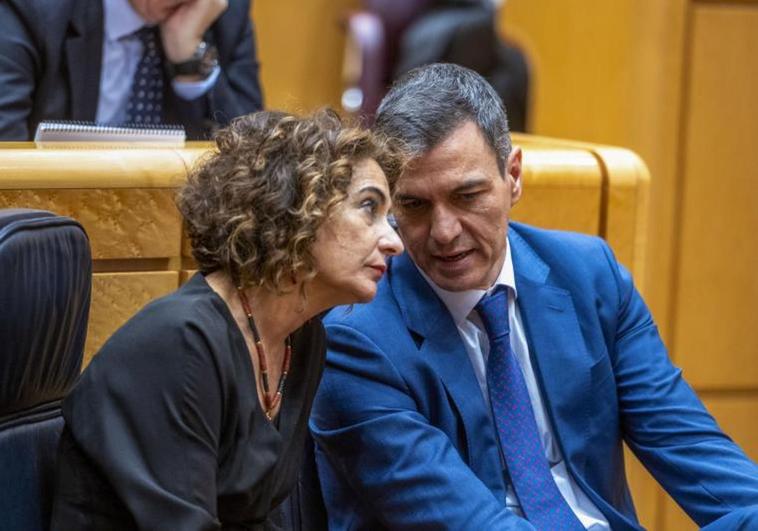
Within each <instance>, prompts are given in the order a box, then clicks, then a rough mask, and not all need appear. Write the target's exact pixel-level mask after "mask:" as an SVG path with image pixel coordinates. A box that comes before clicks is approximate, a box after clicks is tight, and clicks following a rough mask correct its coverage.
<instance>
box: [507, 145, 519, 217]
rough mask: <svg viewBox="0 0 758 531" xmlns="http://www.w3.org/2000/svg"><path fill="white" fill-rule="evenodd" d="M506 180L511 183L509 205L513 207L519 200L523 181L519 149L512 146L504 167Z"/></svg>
mask: <svg viewBox="0 0 758 531" xmlns="http://www.w3.org/2000/svg"><path fill="white" fill-rule="evenodd" d="M505 174H506V178H507V179H508V180H509V181H510V183H511V204H512V205H515V204H516V203H517V202H518V200H519V199H521V192H522V191H523V179H522V178H521V148H520V147H518V146H514V147H513V149H512V150H511V154H510V155H508V160H507V161H506V165H505Z"/></svg>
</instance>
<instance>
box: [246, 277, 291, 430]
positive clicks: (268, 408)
mask: <svg viewBox="0 0 758 531" xmlns="http://www.w3.org/2000/svg"><path fill="white" fill-rule="evenodd" d="M237 293H238V295H239V298H240V302H241V303H242V308H243V309H244V310H245V315H246V316H247V323H248V325H250V331H251V332H252V333H253V339H254V340H255V350H256V351H257V352H258V364H259V366H260V373H261V383H262V384H263V408H264V413H265V414H266V418H267V419H268V420H271V414H272V413H273V411H274V410H275V409H276V407H277V406H278V405H279V402H281V400H282V395H283V394H284V384H285V382H286V381H287V373H289V370H290V360H291V359H292V339H291V338H290V336H287V339H285V340H284V362H283V363H282V375H281V376H280V377H279V384H278V385H277V386H276V392H275V393H271V391H270V390H269V385H268V362H267V360H266V349H265V348H264V347H263V342H262V341H261V336H260V334H259V333H258V327H257V326H255V319H253V312H252V311H251V310H250V303H249V302H248V300H247V295H245V293H244V291H242V288H241V287H239V286H238V287H237Z"/></svg>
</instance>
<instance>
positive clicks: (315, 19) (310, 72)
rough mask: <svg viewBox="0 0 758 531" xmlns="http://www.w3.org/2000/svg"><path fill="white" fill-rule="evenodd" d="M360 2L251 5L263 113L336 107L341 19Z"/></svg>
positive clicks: (261, 0)
mask: <svg viewBox="0 0 758 531" xmlns="http://www.w3.org/2000/svg"><path fill="white" fill-rule="evenodd" d="M360 5H361V2H360V0H308V1H307V2H303V1H301V0H281V1H277V2H272V1H266V0H255V1H254V2H253V20H254V21H255V24H256V29H257V32H258V57H259V60H260V62H261V82H262V84H263V92H264V94H263V95H264V100H265V105H266V108H269V109H284V110H288V111H291V112H310V111H312V110H314V109H316V108H318V107H322V106H324V105H331V106H332V107H335V108H337V107H338V106H339V101H340V96H341V93H342V57H343V51H344V48H345V33H344V31H343V30H342V28H341V26H340V21H341V19H342V16H343V15H344V13H346V12H347V11H348V10H349V9H355V8H358V7H359V6H360Z"/></svg>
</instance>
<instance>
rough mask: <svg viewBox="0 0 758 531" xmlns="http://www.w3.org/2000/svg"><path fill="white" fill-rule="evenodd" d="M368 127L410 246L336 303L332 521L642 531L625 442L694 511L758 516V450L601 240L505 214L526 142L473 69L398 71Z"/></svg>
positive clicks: (750, 522)
mask: <svg viewBox="0 0 758 531" xmlns="http://www.w3.org/2000/svg"><path fill="white" fill-rule="evenodd" d="M376 127H377V129H378V130H380V131H383V132H384V133H387V134H389V135H391V136H394V137H398V138H400V139H402V140H403V141H404V143H405V144H406V145H407V146H408V149H409V151H410V152H411V162H410V164H409V166H408V167H407V169H406V171H405V172H404V173H403V174H402V175H401V177H400V178H399V179H398V181H397V182H396V183H395V185H394V194H393V195H394V213H395V216H396V219H397V225H398V230H399V232H400V235H401V237H402V239H403V243H404V244H405V247H406V249H407V253H406V254H404V255H401V256H399V257H396V258H393V259H392V261H391V262H390V264H389V268H388V271H387V275H386V278H385V279H383V281H382V282H381V283H380V285H379V289H378V293H377V296H376V298H375V300H374V301H373V302H371V303H370V304H367V305H361V306H355V307H353V308H352V309H351V310H350V309H344V308H337V309H335V310H333V311H332V312H331V313H330V314H329V315H328V317H327V318H326V320H325V324H326V328H327V333H328V341H329V352H328V357H327V367H326V371H325V374H324V378H323V380H322V383H321V387H320V389H319V393H318V396H317V399H316V402H315V404H314V408H313V415H312V420H311V429H312V431H313V434H314V436H315V438H316V442H317V454H316V457H317V464H318V469H319V476H320V479H321V485H322V489H323V493H324V498H325V502H326V505H327V511H328V515H329V524H330V528H331V529H337V530H342V529H381V528H388V529H453V530H460V529H475V530H479V531H483V530H491V529H543V530H549V531H552V530H554V529H593V530H603V529H614V530H627V529H629V530H632V529H640V525H639V523H638V521H637V517H636V515H635V511H634V506H633V504H632V499H631V496H630V494H629V489H628V487H627V484H626V479H625V474H624V463H623V452H622V442H626V443H627V444H628V445H629V447H630V448H631V449H632V450H633V451H634V453H635V454H636V455H637V456H638V457H639V458H640V460H641V461H642V462H643V463H644V464H645V466H646V467H647V468H648V469H649V470H650V471H651V472H652V474H653V475H654V476H655V477H656V479H657V480H658V481H659V482H660V483H661V484H662V485H663V486H664V487H665V488H666V490H667V491H668V492H669V493H670V494H671V495H672V496H673V497H674V498H675V499H676V500H677V501H678V502H679V503H680V504H681V506H682V507H683V508H684V509H685V510H686V511H687V513H688V514H689V515H690V516H691V517H692V519H693V520H695V521H696V522H697V523H698V524H699V525H701V526H709V529H758V527H756V526H758V467H757V466H756V465H755V464H754V463H753V462H751V461H750V460H749V459H748V458H747V457H746V456H745V454H744V453H743V452H742V451H741V450H740V449H739V448H738V447H737V446H736V445H735V444H734V443H733V442H732V441H731V440H730V439H729V438H728V437H727V436H726V435H725V434H723V433H722V432H721V430H720V429H719V428H718V426H717V425H716V423H715V421H714V420H713V418H712V417H711V416H710V415H709V414H708V412H707V411H706V410H705V408H704V407H703V405H702V404H701V402H700V401H699V400H698V398H697V397H696V395H695V393H694V392H693V390H692V389H691V388H690V387H689V385H687V383H686V382H685V381H684V380H683V379H682V376H681V371H680V370H679V369H678V368H676V367H674V366H673V365H672V364H671V362H670V360H669V358H668V356H667V354H666V349H665V347H664V345H663V344H662V343H661V340H660V338H659V336H658V331H657V329H656V326H655V324H654V323H653V321H652V318H651V316H650V313H649V311H648V309H647V308H646V306H645V304H644V302H643V301H642V299H641V298H640V295H639V294H638V293H637V291H636V290H635V288H634V286H633V284H632V279H631V277H630V275H629V273H628V272H627V271H626V270H625V269H624V268H623V267H622V266H621V265H620V264H618V262H617V261H616V260H615V258H614V256H613V254H612V252H611V250H610V249H609V247H608V246H607V245H606V244H605V243H604V242H603V241H602V240H600V239H599V238H595V237H590V236H583V235H578V234H570V233H564V232H557V231H546V230H541V229H537V228H534V227H530V226H527V225H522V224H517V223H509V222H508V217H509V212H510V209H511V207H512V206H513V205H514V204H515V203H516V202H517V201H518V200H519V198H520V196H521V192H522V179H521V150H520V149H519V148H517V147H512V146H511V143H510V137H509V134H508V128H507V121H506V116H505V112H504V109H503V107H502V104H501V102H500V100H499V98H498V97H497V95H496V94H495V93H494V92H493V90H492V89H491V88H490V87H489V85H488V84H487V83H486V82H485V81H484V80H483V79H482V78H481V77H480V76H478V75H477V74H475V73H473V72H471V71H469V70H467V69H464V68H461V67H457V66H453V65H439V64H438V65H431V66H427V67H422V68H420V69H416V70H414V71H412V72H410V73H409V74H407V75H406V76H404V77H403V78H401V79H400V80H399V81H398V82H397V83H396V84H395V85H394V87H393V88H392V89H391V91H390V92H389V94H388V95H387V96H386V97H385V99H384V101H383V103H382V105H381V106H380V109H379V113H378V116H377V121H376Z"/></svg>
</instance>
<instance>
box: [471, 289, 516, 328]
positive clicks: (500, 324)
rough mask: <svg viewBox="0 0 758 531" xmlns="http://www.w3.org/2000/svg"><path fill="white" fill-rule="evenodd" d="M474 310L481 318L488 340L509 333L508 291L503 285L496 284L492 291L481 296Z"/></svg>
mask: <svg viewBox="0 0 758 531" xmlns="http://www.w3.org/2000/svg"><path fill="white" fill-rule="evenodd" d="M476 311H477V312H478V313H479V317H480V318H481V319H482V323H483V324H484V329H485V331H486V332H487V337H489V338H490V341H494V340H496V339H501V338H503V337H506V336H508V335H509V333H510V326H509V325H508V291H507V289H506V287H505V286H497V287H496V288H495V290H494V291H493V292H492V293H490V294H489V295H485V296H484V297H482V300H480V301H479V303H478V304H477V305H476Z"/></svg>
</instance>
